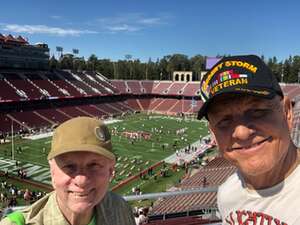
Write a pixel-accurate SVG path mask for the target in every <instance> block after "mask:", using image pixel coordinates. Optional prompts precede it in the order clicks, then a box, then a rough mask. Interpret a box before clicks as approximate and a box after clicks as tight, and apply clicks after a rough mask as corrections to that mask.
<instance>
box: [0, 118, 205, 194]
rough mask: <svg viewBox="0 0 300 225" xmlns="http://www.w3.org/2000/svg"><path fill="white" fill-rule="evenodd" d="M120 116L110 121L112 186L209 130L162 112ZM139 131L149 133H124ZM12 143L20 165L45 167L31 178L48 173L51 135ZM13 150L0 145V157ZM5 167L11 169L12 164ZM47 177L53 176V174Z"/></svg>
mask: <svg viewBox="0 0 300 225" xmlns="http://www.w3.org/2000/svg"><path fill="white" fill-rule="evenodd" d="M117 120H118V122H115V123H111V124H109V125H108V127H109V128H110V130H111V133H112V143H113V149H114V152H115V154H116V155H117V157H118V161H117V163H116V176H115V179H114V180H113V181H112V185H111V186H114V185H116V184H117V183H119V182H120V181H122V180H124V179H126V178H127V177H129V176H131V175H134V174H138V173H139V171H142V170H144V169H146V168H148V167H149V166H151V165H153V164H155V163H156V162H158V161H161V160H163V159H165V158H166V157H168V156H170V155H171V154H174V153H175V151H176V150H177V149H181V148H184V147H186V146H188V145H189V144H193V143H194V142H196V141H198V140H199V138H200V137H204V136H206V135H207V134H208V131H207V128H206V124H205V123H204V122H201V121H198V120H192V119H184V120H183V119H181V118H178V117H168V116H163V115H146V114H135V115H130V116H126V117H122V118H117ZM179 130H181V131H182V132H181V133H180V134H178V131H179ZM183 131H184V132H183ZM138 132H140V133H141V132H143V134H146V135H147V136H148V139H147V138H146V139H145V138H143V137H139V138H135V139H133V138H128V137H125V133H127V136H128V134H129V135H130V133H136V134H137V133H138ZM176 132H177V133H176ZM13 143H14V156H15V159H16V160H18V161H20V162H21V166H24V167H26V166H28V165H29V164H30V165H31V164H32V165H36V168H42V169H41V172H39V171H37V170H35V171H33V172H32V175H31V174H29V175H31V176H30V177H31V178H33V176H41V175H42V173H45V170H46V169H47V168H48V163H47V159H46V158H47V154H48V151H49V149H50V144H51V138H43V139H39V140H34V141H33V140H25V139H20V138H18V137H15V138H14V142H13ZM20 147H21V150H20ZM11 152H12V144H11V143H7V144H1V145H0V157H1V158H2V159H3V160H6V159H10V158H11ZM37 166H39V167H37ZM11 167H12V168H13V165H11ZM45 168H46V169H45ZM0 169H3V167H1V168H0ZM6 169H8V170H10V168H6ZM15 172H16V171H15ZM47 179H49V180H50V176H48V177H47ZM126 191H127V190H124V192H126ZM122 192H123V191H122Z"/></svg>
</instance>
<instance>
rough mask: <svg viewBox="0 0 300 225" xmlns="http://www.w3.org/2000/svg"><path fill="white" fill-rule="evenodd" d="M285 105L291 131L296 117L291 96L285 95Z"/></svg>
mask: <svg viewBox="0 0 300 225" xmlns="http://www.w3.org/2000/svg"><path fill="white" fill-rule="evenodd" d="M283 107H284V114H285V117H286V121H287V124H288V127H289V130H290V132H291V131H292V129H293V119H294V113H293V106H292V102H291V100H290V99H289V97H287V96H284V97H283Z"/></svg>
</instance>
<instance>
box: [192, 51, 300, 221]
mask: <svg viewBox="0 0 300 225" xmlns="http://www.w3.org/2000/svg"><path fill="white" fill-rule="evenodd" d="M201 97H202V99H203V101H204V104H203V106H202V108H201V109H200V111H199V114H198V119H201V118H202V117H205V118H206V119H207V120H208V122H209V129H210V131H211V133H212V135H213V136H214V138H215V141H216V143H217V145H218V148H219V151H220V153H221V154H222V155H223V157H224V158H226V159H227V160H229V161H230V162H231V163H232V164H233V165H235V166H236V167H237V168H238V170H237V173H235V174H233V175H232V176H230V177H229V178H228V179H227V181H226V182H225V183H224V184H223V185H221V186H220V188H219V191H218V207H219V211H220V213H221V215H222V220H223V224H249V225H250V224H251V225H252V224H269V225H271V224H289V225H290V224H300V207H299V203H300V198H299V197H298V196H299V195H298V188H299V186H300V167H299V166H298V165H299V154H298V150H297V147H296V146H295V145H294V144H293V142H292V140H291V136H290V134H291V130H292V122H293V113H292V105H291V101H290V100H289V98H288V97H287V96H284V95H283V93H282V90H281V88H280V86H279V84H278V82H277V80H276V78H275V77H274V75H273V74H272V72H271V70H270V69H269V68H268V67H267V66H266V65H265V63H264V62H263V61H262V60H261V59H260V58H259V57H257V56H254V55H245V56H232V57H225V58H223V59H221V60H220V61H219V62H218V63H217V64H216V65H215V66H214V67H213V68H212V69H211V70H210V71H208V73H207V74H206V75H205V76H204V77H203V79H202V81H201Z"/></svg>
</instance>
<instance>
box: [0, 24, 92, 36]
mask: <svg viewBox="0 0 300 225" xmlns="http://www.w3.org/2000/svg"><path fill="white" fill-rule="evenodd" d="M2 30H5V31H8V32H15V33H28V34H51V35H56V36H79V35H81V34H96V33H98V32H97V31H90V30H75V29H65V28H59V27H49V26H46V25H19V24H2Z"/></svg>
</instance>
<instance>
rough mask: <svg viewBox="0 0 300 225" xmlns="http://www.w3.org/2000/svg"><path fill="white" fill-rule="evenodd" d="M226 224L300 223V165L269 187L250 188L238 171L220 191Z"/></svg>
mask: <svg viewBox="0 0 300 225" xmlns="http://www.w3.org/2000/svg"><path fill="white" fill-rule="evenodd" d="M218 208H219V211H220V213H221V215H222V220H223V224H230V225H234V224H238V225H239V224H245V225H273V224H274V225H296V224H297V225H299V224H300V166H298V167H297V168H296V169H295V170H294V171H293V172H292V173H291V174H290V175H289V176H288V177H287V178H286V179H285V180H284V181H282V182H281V183H279V184H277V185H275V186H273V187H271V188H267V189H262V190H259V191H258V190H249V189H248V188H246V187H245V186H243V181H242V178H240V176H239V174H238V173H234V174H233V175H231V176H230V177H229V178H228V179H227V180H226V182H225V183H224V184H222V185H221V186H220V188H219V191H218Z"/></svg>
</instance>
